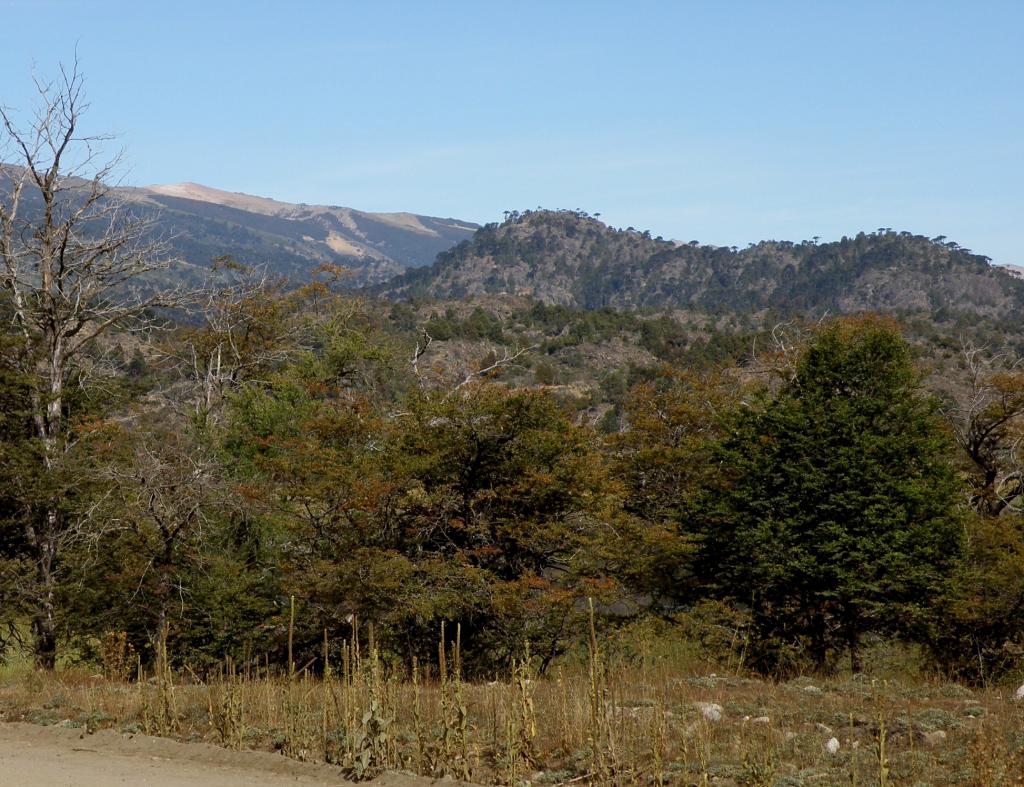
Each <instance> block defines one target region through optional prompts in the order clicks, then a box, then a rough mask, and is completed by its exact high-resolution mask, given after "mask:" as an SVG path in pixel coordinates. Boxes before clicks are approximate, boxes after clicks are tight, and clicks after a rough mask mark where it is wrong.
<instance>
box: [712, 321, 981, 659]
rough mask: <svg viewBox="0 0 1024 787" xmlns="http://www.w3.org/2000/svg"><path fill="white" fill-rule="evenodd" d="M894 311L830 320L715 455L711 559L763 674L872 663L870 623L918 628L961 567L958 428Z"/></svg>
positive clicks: (882, 628) (897, 629)
mask: <svg viewBox="0 0 1024 787" xmlns="http://www.w3.org/2000/svg"><path fill="white" fill-rule="evenodd" d="M936 407H937V404H936V401H935V399H934V398H933V397H931V396H928V395H926V394H925V393H924V392H923V390H922V388H921V384H920V377H919V375H918V373H917V372H916V371H915V369H914V366H913V364H912V363H911V359H910V351H909V348H908V346H907V344H906V342H905V341H904V340H903V338H902V336H901V335H900V333H899V330H898V329H897V327H896V326H895V324H893V323H892V322H890V321H887V320H884V319H881V318H874V317H863V318H856V319H847V320H841V321H837V322H833V323H831V324H829V325H827V326H825V327H823V328H821V329H820V330H819V331H818V332H817V334H816V335H815V336H814V337H813V339H812V340H811V342H810V344H809V345H808V347H807V349H806V350H805V351H804V352H803V354H802V356H801V357H800V358H799V360H798V362H797V366H796V369H795V373H794V375H793V377H792V379H791V380H790V381H789V382H788V383H786V384H785V385H784V386H783V387H782V388H781V389H780V390H779V391H778V393H777V394H775V395H774V396H773V397H770V398H767V399H766V400H765V401H764V402H762V403H761V405H760V406H755V407H750V408H743V409H741V410H740V412H739V414H738V416H737V418H736V421H735V424H734V426H733V429H732V432H731V434H730V435H729V436H728V437H727V438H726V439H725V440H724V441H723V443H722V445H721V447H720V448H719V450H718V452H717V457H716V459H717V462H718V464H719V466H720V468H721V478H722V486H721V488H720V490H719V491H718V493H716V494H713V495H711V500H710V501H709V507H708V511H709V513H710V516H709V517H708V518H707V520H706V522H705V525H704V527H705V532H704V533H703V543H702V545H701V548H700V554H699V558H698V561H699V571H700V572H701V574H702V576H703V578H704V580H705V581H706V582H708V583H709V585H710V586H711V588H713V590H714V592H715V593H717V594H719V595H720V596H722V597H725V598H728V599H732V600H733V601H735V602H738V603H741V604H744V605H748V606H749V609H750V614H751V645H752V648H751V654H752V655H753V656H754V657H755V665H756V666H757V667H758V668H760V669H762V670H765V671H787V670H792V669H795V668H799V667H801V666H803V664H804V663H806V659H807V658H808V657H809V658H810V660H811V661H812V663H813V665H814V666H815V667H816V668H818V669H824V668H826V667H828V666H832V665H834V663H835V662H834V658H835V656H836V655H837V654H839V653H842V652H843V651H845V652H847V653H848V654H849V656H850V662H851V666H852V668H853V670H855V671H857V670H859V669H860V667H861V658H860V653H861V641H862V638H863V636H864V635H865V634H868V633H874V632H878V633H890V634H897V635H903V636H910V637H912V636H915V635H922V634H923V633H924V629H925V627H926V625H927V621H928V609H929V607H931V606H933V605H934V602H935V601H936V600H937V599H938V597H939V595H940V591H941V588H942V586H943V584H944V583H945V582H947V580H948V577H949V575H950V573H951V571H952V569H953V567H954V566H955V564H956V561H957V557H958V554H959V552H960V533H961V526H960V522H959V515H958V511H957V495H958V491H957V484H956V479H955V475H954V472H953V470H952V468H951V465H950V462H949V459H948V456H949V452H950V439H949V437H948V435H947V433H946V432H945V431H944V430H943V427H942V424H941V421H940V420H939V418H938V415H937V412H936Z"/></svg>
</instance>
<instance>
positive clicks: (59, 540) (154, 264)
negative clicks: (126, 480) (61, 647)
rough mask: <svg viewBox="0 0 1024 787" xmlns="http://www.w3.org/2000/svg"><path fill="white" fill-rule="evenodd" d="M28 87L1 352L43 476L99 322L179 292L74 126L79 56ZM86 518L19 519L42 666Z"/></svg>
mask: <svg viewBox="0 0 1024 787" xmlns="http://www.w3.org/2000/svg"><path fill="white" fill-rule="evenodd" d="M35 87H36V91H37V96H36V98H37V101H36V106H35V107H34V109H33V110H32V111H30V112H28V113H16V112H15V111H14V110H12V109H10V108H8V107H4V106H0V291H2V292H3V299H4V302H2V303H0V306H2V309H0V313H2V314H3V315H4V318H5V320H8V321H9V328H8V330H9V332H11V333H12V334H13V335H14V337H15V338H16V339H17V344H16V349H15V350H13V351H11V352H10V353H8V354H9V355H10V357H9V358H8V359H5V360H6V362H7V363H8V364H9V365H10V366H11V367H12V368H13V369H14V370H15V372H16V373H19V374H20V375H21V376H22V377H23V379H25V380H27V381H29V390H30V397H29V398H30V402H31V413H30V419H31V422H32V428H33V432H34V438H35V440H36V441H37V442H38V445H39V453H40V456H41V461H42V463H43V465H44V474H46V473H49V474H57V473H58V472H60V468H61V466H62V457H63V455H64V454H65V453H67V452H68V451H69V450H70V448H71V446H72V445H73V444H74V441H75V432H74V430H73V429H72V428H71V424H72V423H73V414H72V413H69V398H68V386H69V383H70V381H71V380H72V379H73V378H74V377H75V375H76V374H77V371H76V370H78V369H80V368H81V363H82V361H83V359H84V358H85V357H86V356H87V354H88V353H89V352H90V351H91V349H92V347H93V346H94V345H95V343H96V342H97V340H98V339H99V338H100V337H101V336H102V335H103V334H104V333H105V332H107V331H109V330H110V329H112V328H114V327H115V326H116V327H121V328H125V327H133V328H138V327H140V326H142V325H144V324H146V322H147V315H149V314H151V310H152V309H154V308H157V307H161V306H175V305H180V304H181V303H183V302H184V299H185V296H184V293H183V292H182V291H181V290H178V289H174V290H167V289H160V288H159V287H158V286H156V285H155V283H154V282H153V281H152V280H151V279H147V278H146V274H149V273H151V272H152V271H155V270H157V269H160V268H166V267H167V266H168V265H169V260H168V259H167V256H166V254H165V251H166V250H165V248H164V247H163V246H162V245H161V244H159V243H155V242H153V241H152V237H153V234H152V232H151V226H150V224H149V223H148V222H147V221H145V220H142V219H140V218H139V217H138V216H136V215H134V214H133V212H132V210H131V206H130V204H129V203H127V202H125V201H124V200H123V199H121V198H120V197H119V195H118V192H117V190H116V189H115V188H114V187H113V185H112V184H111V181H112V178H113V177H114V176H115V175H116V171H117V168H118V166H119V164H120V156H115V157H114V158H112V159H109V160H108V159H104V158H102V157H101V148H102V146H103V143H104V142H107V141H108V140H109V137H106V136H96V135H88V134H86V133H84V132H83V131H82V129H81V122H82V117H83V115H84V114H85V112H86V111H87V110H88V103H87V102H86V100H85V96H84V92H83V78H82V75H81V73H80V71H79V68H78V63H77V61H76V62H75V63H73V64H72V66H71V67H70V68H65V67H63V66H62V67H61V68H60V72H59V76H58V77H57V78H56V79H55V80H53V81H43V80H40V79H38V78H37V79H36V80H35ZM56 486H57V485H55V487H56ZM82 526H83V520H82V519H81V518H80V517H79V516H76V515H75V514H74V513H73V512H69V511H68V510H67V507H66V506H62V505H60V501H58V500H50V501H48V502H45V503H44V504H42V505H41V506H39V510H38V511H37V512H35V514H34V515H33V516H32V517H30V518H29V519H28V521H27V523H26V525H25V543H26V544H27V548H28V550H29V552H30V555H29V557H30V559H31V561H32V563H33V564H34V569H33V571H34V575H35V578H34V588H33V591H32V594H31V595H32V596H33V598H32V599H31V601H30V602H29V603H30V605H31V607H32V632H33V638H34V648H35V658H36V662H37V664H38V665H39V666H40V667H44V668H51V667H52V666H53V665H54V661H55V656H56V627H55V614H54V613H55V609H54V605H55V594H56V589H57V581H58V572H59V565H60V557H61V551H62V549H63V548H64V547H65V546H66V545H67V543H68V540H69V538H73V537H74V536H75V534H76V533H77V532H78V530H79V529H80V528H81V527H82Z"/></svg>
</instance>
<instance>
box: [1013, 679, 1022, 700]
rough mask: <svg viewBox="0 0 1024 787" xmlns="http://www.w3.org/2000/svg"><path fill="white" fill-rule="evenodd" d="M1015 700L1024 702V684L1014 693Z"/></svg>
mask: <svg viewBox="0 0 1024 787" xmlns="http://www.w3.org/2000/svg"><path fill="white" fill-rule="evenodd" d="M1013 698H1014V699H1015V700H1024V683H1022V684H1021V685H1020V686H1018V687H1017V691H1015V692H1014V693H1013Z"/></svg>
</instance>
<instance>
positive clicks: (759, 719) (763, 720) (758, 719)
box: [750, 716, 772, 724]
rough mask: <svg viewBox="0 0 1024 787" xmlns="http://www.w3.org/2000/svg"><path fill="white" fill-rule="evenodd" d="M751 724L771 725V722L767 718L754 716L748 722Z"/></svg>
mask: <svg viewBox="0 0 1024 787" xmlns="http://www.w3.org/2000/svg"><path fill="white" fill-rule="evenodd" d="M750 723H751V724H771V723H772V720H771V718H770V717H768V716H755V717H754V718H752V719H751V720H750Z"/></svg>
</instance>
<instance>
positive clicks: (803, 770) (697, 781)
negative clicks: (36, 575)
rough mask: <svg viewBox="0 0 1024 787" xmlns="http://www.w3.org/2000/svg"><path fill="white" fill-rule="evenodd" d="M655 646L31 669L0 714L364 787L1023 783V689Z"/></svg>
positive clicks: (10, 674) (14, 673)
mask: <svg viewBox="0 0 1024 787" xmlns="http://www.w3.org/2000/svg"><path fill="white" fill-rule="evenodd" d="M330 645H331V643H325V647H329V646H330ZM657 645H658V644H657V643H651V644H650V646H648V645H646V644H644V643H641V646H640V648H639V651H640V652H639V654H638V653H637V652H636V651H637V649H636V647H635V646H634V647H633V648H632V655H631V656H630V658H628V659H627V658H620V657H619V655H618V654H617V653H616V652H615V651H614V650H613V649H612V648H610V647H609V646H608V645H607V644H605V645H601V644H599V642H598V640H597V638H596V637H595V638H594V639H593V641H592V644H591V647H590V648H588V650H587V653H585V654H582V655H581V657H580V659H579V660H578V662H573V661H568V662H567V663H564V664H563V665H561V666H560V667H558V668H556V669H555V670H554V671H553V673H551V674H549V675H547V676H545V677H543V678H538V677H536V676H535V675H533V674H532V672H531V667H530V664H529V662H528V661H526V662H523V663H520V664H517V665H516V668H515V670H514V671H513V674H512V675H511V676H510V677H509V678H508V679H507V680H504V681H500V682H497V681H496V682H491V683H474V684H469V683H465V682H463V681H462V680H461V678H460V676H459V673H460V665H459V654H458V650H457V648H456V649H454V650H453V651H450V652H447V653H443V654H442V658H441V664H442V667H441V674H440V675H439V674H437V673H438V670H437V668H436V667H435V668H434V674H433V675H428V674H425V671H424V670H422V669H420V668H419V667H418V666H417V667H416V668H415V669H409V670H405V671H404V672H403V673H402V674H398V672H397V670H395V668H394V666H393V665H391V668H390V670H389V669H386V666H387V665H384V664H383V663H381V661H380V660H379V659H378V658H377V657H376V654H375V653H373V652H372V650H371V652H370V653H360V652H359V651H358V649H357V648H353V647H351V646H349V645H348V644H347V643H345V645H344V648H343V653H342V655H341V658H340V659H336V660H335V661H336V663H333V664H332V669H331V670H330V672H329V673H328V674H327V675H326V676H325V677H322V676H316V677H314V676H312V675H310V674H309V673H306V672H301V671H300V672H298V673H295V674H293V675H291V676H289V675H287V674H285V675H273V674H267V672H266V670H265V669H255V668H250V669H246V670H241V669H236V668H235V667H233V666H232V665H230V664H227V665H225V667H224V668H223V670H222V672H221V674H220V675H218V676H217V677H216V678H214V679H211V680H206V681H202V680H199V678H198V677H197V676H195V675H191V674H189V673H188V672H185V673H184V674H171V673H170V672H169V671H166V670H159V671H158V672H157V674H156V675H153V676H143V679H142V680H136V681H134V682H128V681H125V680H123V679H120V678H118V677H116V676H111V677H104V676H103V675H101V674H99V673H98V672H97V673H90V672H88V671H85V670H82V669H66V670H62V671H59V672H57V673H53V674H39V673H36V672H33V671H31V670H30V669H28V668H27V667H26V666H25V665H21V666H20V667H15V666H11V667H8V668H6V669H5V671H4V672H3V673H2V674H0V708H2V713H3V718H4V719H6V720H26V721H34V722H37V723H40V724H64V725H68V726H71V725H74V726H82V727H85V728H86V729H87V730H93V729H97V728H101V727H112V728H115V729H120V730H123V731H126V732H129V733H131V732H140V731H145V732H148V733H151V734H161V735H169V736H174V737H179V738H181V739H184V740H205V741H210V742H214V743H218V744H220V745H223V746H226V747H229V748H258V749H272V750H273V749H276V750H279V751H281V752H282V753H283V754H285V755H286V756H289V757H293V758H296V759H299V760H311V761H329V762H334V763H340V764H342V765H343V766H344V767H345V768H346V769H348V771H349V772H350V773H351V774H352V775H353V776H354V777H357V778H358V777H363V776H369V775H372V774H374V773H376V772H378V771H380V770H381V769H405V770H409V771H413V772H416V773H420V774H423V775H429V776H436V777H441V776H448V777H452V778H455V779H460V780H465V781H475V782H480V783H501V784H521V783H526V782H529V783H533V784H565V783H569V782H572V783H576V784H587V783H594V784H596V783H600V784H627V783H628V784H657V785H661V784H681V785H682V784H694V785H710V784H719V785H728V784H736V785H804V784H807V785H858V784H859V785H886V784H892V785H903V784H907V785H926V784H931V785H946V784H965V785H971V784H975V785H1005V784H1024V759H1022V748H1021V747H1022V744H1024V732H1022V731H1024V724H1022V722H1024V717H1022V716H1024V714H1022V708H1021V707H1019V706H1018V705H1017V704H1015V703H1014V701H1013V692H1012V690H1010V689H1006V690H999V689H989V690H984V691H981V690H979V691H974V690H969V689H966V688H963V687H960V686H956V685H952V684H942V683H939V682H935V681H930V680H927V679H925V678H921V677H914V678H910V677H906V678H903V679H891V678H890V679H887V680H880V679H875V680H872V679H870V678H861V677H846V678H841V679H833V680H824V681H819V680H811V679H800V680H795V681H790V682H786V683H773V682H768V681H763V680H754V679H751V678H748V677H745V676H743V675H740V674H722V673H721V672H719V673H718V674H716V673H715V671H714V670H715V669H716V668H715V667H712V666H711V665H710V664H707V663H702V662H697V661H694V659H693V658H692V656H690V655H687V653H686V652H685V649H681V648H668V647H661V648H659V647H658V646H657ZM662 645H664V643H662ZM114 667H115V668H116V667H117V665H116V664H115V665H114ZM717 669H720V667H719V668H717ZM831 738H835V739H836V740H837V741H838V745H839V748H838V750H837V751H835V752H830V751H829V750H828V742H829V740H830V739H831ZM833 746H834V744H833Z"/></svg>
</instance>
